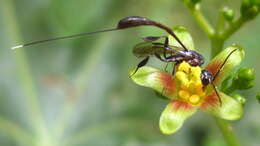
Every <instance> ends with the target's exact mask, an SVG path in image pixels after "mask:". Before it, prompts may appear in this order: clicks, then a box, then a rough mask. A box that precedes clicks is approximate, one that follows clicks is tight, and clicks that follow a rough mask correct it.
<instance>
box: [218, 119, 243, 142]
mask: <svg viewBox="0 0 260 146" xmlns="http://www.w3.org/2000/svg"><path fill="white" fill-rule="evenodd" d="M214 119H215V121H216V124H217V126H218V127H219V129H220V131H221V133H222V135H223V137H224V139H225V141H226V143H227V145H228V146H240V143H239V141H238V139H237V137H236V135H235V133H234V129H233V128H232V126H231V124H230V123H229V122H228V121H226V120H223V119H220V118H217V117H214Z"/></svg>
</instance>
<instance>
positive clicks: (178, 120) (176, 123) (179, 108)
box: [160, 101, 197, 134]
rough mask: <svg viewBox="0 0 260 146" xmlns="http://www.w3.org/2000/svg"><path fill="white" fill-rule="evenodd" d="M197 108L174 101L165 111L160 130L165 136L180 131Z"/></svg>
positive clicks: (161, 118)
mask: <svg viewBox="0 0 260 146" xmlns="http://www.w3.org/2000/svg"><path fill="white" fill-rule="evenodd" d="M196 109H197V108H196V107H195V106H192V105H190V104H188V103H185V102H182V101H172V102H171V103H169V104H168V105H167V106H166V108H165V109H164V111H163V113H162V115H161V117H160V129H161V131H162V133H164V134H172V133H174V132H176V131H177V130H179V129H180V128H181V126H182V124H183V122H184V121H185V120H186V119H187V118H188V117H190V116H191V115H193V114H194V113H195V111H196Z"/></svg>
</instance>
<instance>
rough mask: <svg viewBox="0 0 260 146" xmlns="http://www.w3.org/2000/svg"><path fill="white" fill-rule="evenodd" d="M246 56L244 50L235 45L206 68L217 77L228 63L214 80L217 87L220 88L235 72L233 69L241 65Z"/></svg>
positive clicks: (224, 51) (220, 54)
mask: <svg viewBox="0 0 260 146" xmlns="http://www.w3.org/2000/svg"><path fill="white" fill-rule="evenodd" d="M234 50H236V51H235V52H233V53H232V54H231V55H230V56H229V58H228V59H227V60H226V58H227V57H228V55H229V54H230V53H231V52H232V51H234ZM244 56H245V52H244V50H243V49H242V48H241V47H240V46H238V45H233V46H231V47H229V48H226V49H225V50H223V51H222V52H220V53H219V54H218V55H217V56H216V57H215V58H214V59H213V60H212V61H211V62H210V63H209V64H208V65H207V67H206V69H207V70H208V71H210V72H211V73H212V74H213V75H214V76H215V75H216V74H217V72H218V71H219V70H220V67H221V66H222V64H223V63H224V61H225V60H226V63H225V64H224V66H223V68H222V69H221V70H220V72H219V74H218V75H217V77H216V78H215V80H214V83H215V85H217V86H218V85H219V84H220V83H221V82H222V81H223V80H224V79H225V78H226V77H227V76H228V75H229V74H230V73H231V72H232V71H233V69H234V68H235V67H236V66H238V65H239V64H240V62H241V61H242V59H243V58H244Z"/></svg>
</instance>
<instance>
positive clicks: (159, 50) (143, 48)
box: [12, 16, 235, 103]
mask: <svg viewBox="0 0 260 146" xmlns="http://www.w3.org/2000/svg"><path fill="white" fill-rule="evenodd" d="M138 26H155V27H158V28H160V29H162V30H164V31H166V32H167V33H169V34H170V35H171V36H172V37H173V38H174V39H175V40H176V41H177V42H178V43H179V44H180V47H176V46H170V45H169V39H168V37H165V36H159V37H157V36H155V37H153V36H152V37H145V38H143V39H144V40H145V42H143V43H140V44H137V45H136V46H135V47H134V49H133V53H134V55H135V56H137V57H143V58H144V59H143V60H142V61H141V62H140V63H139V64H138V65H137V68H136V71H137V70H138V69H139V68H140V67H142V66H144V65H146V63H147V62H148V60H149V57H150V56H155V57H156V58H158V59H160V60H161V61H163V62H167V63H174V64H175V65H178V64H180V63H181V62H183V61H186V62H187V63H189V64H190V65H191V66H201V65H202V64H203V63H204V58H203V56H202V55H201V54H199V53H198V52H196V51H194V50H188V49H187V48H186V47H185V45H184V44H183V43H182V42H181V40H180V39H179V38H178V37H177V35H176V34H175V33H174V32H173V31H172V30H171V29H170V28H169V27H167V26H165V25H163V24H161V23H159V22H156V21H153V20H150V19H148V18H145V17H140V16H129V17H125V18H123V19H121V20H120V21H119V22H118V24H117V27H116V28H113V29H106V30H99V31H95V32H86V33H80V34H74V35H69V36H61V37H56V38H51V39H46V40H40V41H34V42H29V43H26V44H23V45H18V46H15V47H12V49H17V48H21V47H25V46H31V45H35V44H40V43H45V42H49V41H55V40H62V39H69V38H74V37H80V36H85V35H92V34H96V33H101V32H108V31H116V30H123V29H128V28H132V27H138ZM161 38H165V41H164V43H158V42H155V41H157V40H159V39H161ZM234 51H235V50H234ZM234 51H232V52H231V53H230V54H229V55H228V56H227V58H226V59H225V61H224V62H223V63H222V65H221V66H220V67H219V70H218V72H217V73H216V74H214V76H213V75H212V73H211V72H209V71H207V70H202V72H201V81H202V83H203V85H204V86H207V85H209V84H212V85H213V87H214V89H215V91H216V94H217V95H218V92H217V90H216V88H215V86H214V84H213V82H214V80H215V78H216V76H217V75H218V74H219V72H220V71H221V69H222V68H223V66H224V64H225V63H226V61H227V59H228V57H229V56H230V55H231V54H232V53H233V52H234ZM136 71H135V72H136ZM135 72H134V73H135ZM218 97H219V95H218ZM219 101H220V103H221V100H220V97H219Z"/></svg>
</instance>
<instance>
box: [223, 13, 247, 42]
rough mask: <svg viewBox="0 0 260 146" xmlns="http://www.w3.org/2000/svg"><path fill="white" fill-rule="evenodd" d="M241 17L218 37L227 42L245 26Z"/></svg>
mask: <svg viewBox="0 0 260 146" xmlns="http://www.w3.org/2000/svg"><path fill="white" fill-rule="evenodd" d="M245 22H246V21H245V20H244V19H243V17H239V18H238V19H237V20H235V21H234V22H232V23H230V25H229V27H228V28H227V29H226V30H225V31H224V32H223V34H221V35H220V37H221V38H222V39H224V40H227V39H228V38H229V37H230V36H231V35H232V34H233V33H235V32H236V31H237V30H238V29H239V28H241V26H242V25H243V24H245Z"/></svg>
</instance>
